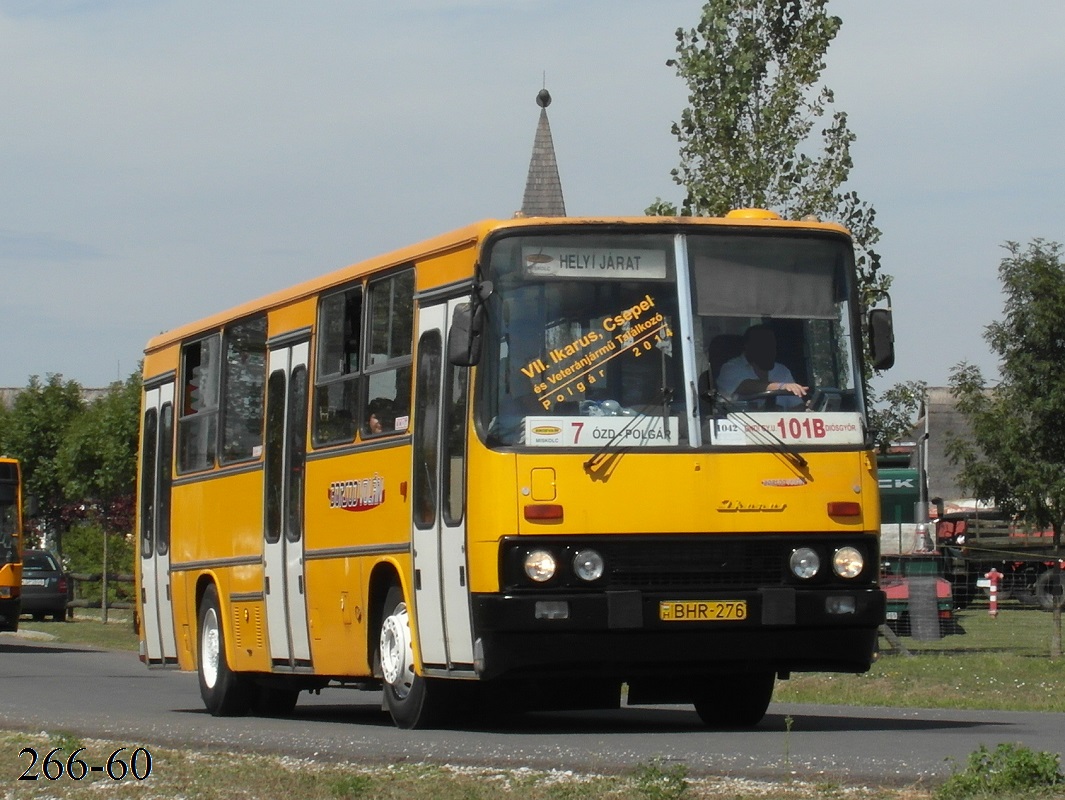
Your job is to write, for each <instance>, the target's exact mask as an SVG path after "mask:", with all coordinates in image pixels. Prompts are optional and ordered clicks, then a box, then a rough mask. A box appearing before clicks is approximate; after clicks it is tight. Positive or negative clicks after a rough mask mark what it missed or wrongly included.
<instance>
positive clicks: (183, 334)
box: [144, 209, 849, 354]
mask: <svg viewBox="0 0 1065 800" xmlns="http://www.w3.org/2000/svg"><path fill="white" fill-rule="evenodd" d="M583 225H588V226H596V225H631V226H640V227H648V228H671V229H677V228H697V227H703V226H728V227H733V228H736V227H740V228H764V227H774V228H788V229H793V230H819V231H825V232H833V233H840V234H843V235H848V236H849V232H848V231H847V229H846V228H844V227H843V226H841V225H838V224H836V223H834V222H819V221H816V220H799V221H793V220H784V219H781V218H780V217H779V216H778V215H776V214H774V213H773V212H766V211H763V210H761V209H740V210H737V211H732V212H729V214H728V215H727V216H725V217H651V216H644V217H514V218H513V219H507V220H498V219H485V220H481V221H479V222H475V223H473V224H471V225H467V226H466V227H463V228H458V229H456V230H453V231H450V232H448V233H444V234H441V235H439V236H435V237H433V238H431V239H427V240H425V241H422V242H419V243H417V244H413V245H409V246H407V247H404V248H401V249H399V250H394V251H392V252H390V253H384V254H382V255H378V256H374V257H372V258H369V259H366V260H365V261H360V262H357V263H354V264H350V265H348V266H346V267H341V268H339V269H336V270H332V271H330V272H328V273H325V274H323V275H320V276H318V277H316V278H311V279H310V280H307V281H304V282H302V283H299V284H296V285H294V286H290V287H288V288H285V289H280V290H278V291H276V292H273V293H271V294H268V295H265V296H263V297H259V298H258V299H255V300H250V301H248V302H246V303H243V304H241V305H239V306H235V307H233V308H230V309H228V310H225V311H221V312H218V313H216V314H212V315H211V316H209V317H205V318H203V319H200V320H197V321H195V322H191V323H188V324H185V325H182V326H180V327H177V328H173V329H171V330H169V331H165V332H163V333H160V334H159V335H157V336H155V337H153V338H152V339H150V340H149V341H148V344H147V346H146V347H145V349H144V352H145V353H146V354H149V353H151V352H153V351H156V350H159V349H161V348H164V347H167V346H169V345H172V344H174V343H175V342H178V341H181V340H183V339H186V338H188V337H190V336H195V335H196V334H199V333H203V332H207V331H212V330H217V329H218V328H220V327H222V326H223V325H224V324H226V323H227V322H229V321H231V320H234V319H240V318H241V317H245V316H250V315H251V314H254V313H257V312H260V311H264V310H267V309H270V308H274V307H277V306H281V305H284V304H286V303H291V302H294V301H296V300H299V299H302V298H305V297H309V296H313V295H315V294H317V293H319V292H322V291H325V290H328V289H330V288H332V287H333V286H338V285H341V284H344V283H347V282H348V281H351V280H354V279H356V278H359V277H362V276H364V275H367V274H372V273H374V272H377V271H379V270H382V269H388V268H389V267H394V266H400V265H403V264H409V263H410V262H412V261H416V260H422V259H425V258H427V257H431V256H433V255H439V254H442V253H446V252H448V251H450V250H456V249H459V248H462V247H466V246H472V245H474V244H475V243H476V242H478V241H480V240H482V239H484V238H485V237H486V236H487V235H488V234H489V233H492V232H495V231H501V230H508V229H522V228H537V229H544V228H551V227H558V228H573V227H580V226H583Z"/></svg>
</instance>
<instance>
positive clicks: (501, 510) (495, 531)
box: [466, 438, 520, 592]
mask: <svg viewBox="0 0 1065 800" xmlns="http://www.w3.org/2000/svg"><path fill="white" fill-rule="evenodd" d="M468 459H469V479H468V480H467V483H466V494H467V501H466V520H467V522H466V526H467V542H468V545H467V546H468V548H469V553H468V561H469V581H470V591H471V592H498V591H499V558H498V552H499V539H500V537H501V536H513V535H514V534H516V533H517V532H518V518H517V513H520V505H519V504H517V503H516V502H515V498H516V497H520V495H519V490H518V488H517V486H516V485H515V482H514V470H515V468H514V465H515V459H516V456H515V455H514V454H513V453H497V452H492V451H490V450H486V449H485V448H484V446H483V445H481V444H480V443H479V442H478V441H477V439H476V438H474V439H473V440H472V442H471V443H470V446H469V456H468Z"/></svg>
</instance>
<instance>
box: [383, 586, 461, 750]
mask: <svg viewBox="0 0 1065 800" xmlns="http://www.w3.org/2000/svg"><path fill="white" fill-rule="evenodd" d="M378 658H379V663H380V666H381V676H382V678H383V679H384V685H383V686H382V691H383V693H384V706H385V708H387V709H388V713H389V714H391V715H392V721H393V722H395V723H396V726H397V727H400V728H406V729H411V728H428V727H432V726H434V725H437V724H440V723H443V722H446V721H447V720H448V719H449V718H451V717H452V715H455V717H454V718H455V719H458V718H460V716H461V715H462V714H463V713H465V712H466V711H468V710H469V707H468V705H467V703H468V701H469V700H471V699H472V697H470V693H469V692H467V691H463V690H464V689H467V688H469V687H466V686H461V685H458V684H461V683H464V682H462V681H452V680H443V679H439V678H436V679H434V678H426V677H424V676H422V675H419V674H418V673H417V672H416V670H415V667H414V646H413V642H412V636H411V625H410V612H409V610H408V608H407V604H406V602H404V600H403V590H402V589H400V588H399V586H392V587H391V588H389V590H388V594H387V595H386V597H385V604H384V613H383V614H382V617H381V635H380V638H379V640H378Z"/></svg>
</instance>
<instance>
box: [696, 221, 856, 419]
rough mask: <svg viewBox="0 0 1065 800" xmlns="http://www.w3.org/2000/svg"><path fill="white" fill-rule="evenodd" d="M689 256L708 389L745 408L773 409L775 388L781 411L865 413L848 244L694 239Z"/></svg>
mask: <svg viewBox="0 0 1065 800" xmlns="http://www.w3.org/2000/svg"><path fill="white" fill-rule="evenodd" d="M688 253H689V260H690V264H691V274H692V285H693V289H692V312H693V314H694V319H695V348H696V355H697V358H701V359H703V361H702V364H703V365H704V368H705V369H706V370H707V372H706V374H704V375H702V376H701V377H702V381H703V384H704V387H703V388H704V390H706V391H708V392H709V393H710V394H711V395H712V397H713V398H714V399H718V400H727V401H731V402H732V405H733V407H737V405H738V406H739V407H742V408H744V409H746V410H753V409H760V408H763V407H765V406H767V405H770V403H769V402H768V400H770V398H766V397H764V396H762V395H763V394H765V393H767V392H771V391H773V392H779V394H778V395H777V398H776V399H775V400H773V404H775V405H776V407H779V408H799V407H805V408H809V407H811V406H813V405H822V406H824V407H825V408H824V409H823V410H851V411H853V410H857V409H858V408H859V394H858V386H859V384H860V381H858V379H857V370H856V368H855V365H856V361H857V359H856V352H855V347H856V343H855V341H854V337H853V336H852V335H851V318H850V286H849V284H848V282H847V278H846V276H847V275H848V274H849V271H850V269H851V256H850V252H849V249H848V248H847V247H846V246H845V245H844V243H843V242H842V241H840V240H837V239H828V238H814V237H810V238H796V237H794V236H790V237H782V236H779V235H778V236H764V235H763V236H756V235H731V236H722V235H707V236H693V237H690V238H689V240H688ZM780 384H787V385H788V386H789V388H788V389H786V390H785V389H782V388H781V387H780ZM796 386H797V387H799V388H801V389H804V390H805V391H802V392H796V391H795V390H794V387H796ZM705 394H706V392H705V391H704V395H705ZM786 395H790V396H786Z"/></svg>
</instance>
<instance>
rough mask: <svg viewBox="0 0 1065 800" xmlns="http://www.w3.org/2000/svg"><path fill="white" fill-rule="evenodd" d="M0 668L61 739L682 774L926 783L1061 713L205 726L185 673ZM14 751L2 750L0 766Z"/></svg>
mask: <svg viewBox="0 0 1065 800" xmlns="http://www.w3.org/2000/svg"><path fill="white" fill-rule="evenodd" d="M0 663H2V664H3V669H2V670H0V728H5V729H9V730H16V731H27V732H34V731H42V730H43V731H48V732H50V733H54V732H59V731H65V732H70V733H73V734H76V735H78V736H81V737H91V738H96V739H103V740H107V741H113V742H114V743H115V744H116V746H128V747H130V748H135V747H138V746H146V747H150V746H153V745H155V746H166V747H176V748H192V749H207V750H225V751H232V752H237V753H240V752H258V753H275V754H284V755H290V756H299V757H309V758H314V759H318V760H323V761H343V762H358V763H381V764H392V763H399V762H418V763H421V762H425V763H446V764H452V765H469V766H493V767H504V768H517V767H528V768H535V769H560V770H572V771H575V772H591V773H617V772H623V771H627V770H631V769H632V768H633V767H634V766H635V765H637V764H641V763H650V762H651V761H652V760H653V759H661V760H662V761H664V762H680V763H683V764H684V765H685V766H686V767H687V769H688V773H689V774H690V775H693V776H703V775H720V776H735V777H750V778H763V779H777V778H801V779H809V780H816V781H832V782H840V783H846V784H858V783H861V784H867V783H873V784H887V785H898V784H911V783H915V782H919V781H924V780H934V781H937V780H941V779H942V778H944V777H946V776H947V775H949V774H950V772H951V770H952V768H953V767H954V766H955V765H956V766H964V765H965V763H966V760H967V758H968V755H969V754H970V753H971V752H972V751H974V750H976V749H977V748H978V747H979V746H980V745H986V746H987V747H989V748H994V747H995V746H996V745H997V744H998V743H1000V742H1016V743H1021V744H1024V745H1026V746H1028V747H1031V748H1032V749H1033V750H1042V751H1048V752H1054V753H1061V752H1062V747H1063V746H1065V745H1063V742H1065V737H1063V736H1062V732H1063V731H1065V714H1039V713H1007V712H973V711H943V710H929V709H900V708H869V707H844V706H828V705H797V704H777V703H774V704H772V705H771V706H770V708H769V713H768V714H767V715H766V717H765V719H763V720H762V722H761V723H760V724H759V725H758V727H757V728H755V729H753V730H749V731H740V732H736V731H713V730H707V729H705V728H704V727H702V725H701V723H700V721H699V718H698V717H697V716H696V714H695V712H694V710H693V709H692V708H691V707H689V706H659V707H651V708H644V707H638V708H622V709H619V710H616V711H600V712H570V713H547V712H543V713H534V714H527V715H524V716H521V717H518V718H516V719H514V720H512V721H508V722H506V723H502V724H493V726H492V727H490V728H478V729H472V730H470V729H466V730H431V731H402V730H398V729H396V728H395V727H393V726H392V724H391V721H390V719H389V718H388V716H387V714H386V713H384V712H383V711H381V698H380V693H378V692H363V691H356V690H353V689H345V688H339V687H338V688H327V689H325V690H323V691H322V693H321V694H320V695H309V694H307V693H304V694H302V695H301V696H300V702H299V704H298V705H297V707H296V710H295V713H294V714H293V716H292V717H290V718H287V719H261V718H254V717H240V718H214V717H211V716H210V715H209V714H207V713H206V712H205V711H204V710H203V706H202V704H201V701H200V696H199V690H198V688H197V682H196V676H195V674H190V673H181V672H176V671H171V670H148V669H146V668H145V667H144V666H143V665H142V664H141V663H140V661H139V660H138V659H137V657H136V655H135V654H133V653H124V652H112V651H102V650H93V649H89V648H83V647H77V646H72V645H57V644H54V643H49V642H47V641H40V640H35V639H30V638H25V637H21V636H13V635H10V634H0ZM725 690H726V691H727V689H725ZM17 756H18V754H17V752H12V753H9V754H8V756H7V757H8V759H9V760H10V761H11V762H12V765H13V766H14V765H15V764H16V762H17ZM2 759H3V756H2V754H0V761H2Z"/></svg>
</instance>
